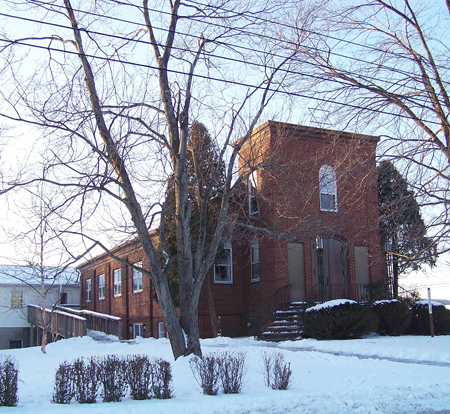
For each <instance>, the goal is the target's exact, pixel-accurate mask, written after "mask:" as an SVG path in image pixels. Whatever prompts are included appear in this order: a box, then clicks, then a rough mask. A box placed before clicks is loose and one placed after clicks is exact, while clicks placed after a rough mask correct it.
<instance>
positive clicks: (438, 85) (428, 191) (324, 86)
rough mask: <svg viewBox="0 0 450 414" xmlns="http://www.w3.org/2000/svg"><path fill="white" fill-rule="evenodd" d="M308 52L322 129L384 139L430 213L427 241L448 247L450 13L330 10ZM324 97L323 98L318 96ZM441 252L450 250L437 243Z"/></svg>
mask: <svg viewBox="0 0 450 414" xmlns="http://www.w3.org/2000/svg"><path fill="white" fill-rule="evenodd" d="M322 17H323V20H321V24H320V25H319V26H318V27H316V28H315V32H314V36H312V37H311V38H310V44H309V45H308V47H305V48H304V49H303V50H304V51H305V53H306V54H307V55H308V56H309V59H310V65H309V68H310V69H309V71H308V73H309V75H310V80H311V83H312V84H314V88H312V90H313V92H314V94H316V95H315V97H316V98H317V96H319V101H318V102H317V105H316V109H321V110H322V112H321V113H322V114H323V118H322V121H323V122H331V123H333V124H334V125H340V126H342V127H343V128H348V127H349V126H351V127H352V128H355V129H357V130H358V131H365V132H367V133H375V134H377V135H382V143H381V146H380V148H379V155H380V156H382V157H384V158H386V159H396V160H398V161H397V162H396V166H397V168H400V169H401V170H402V173H403V175H405V177H407V179H408V182H409V184H410V185H411V186H412V188H413V189H414V192H415V193H416V196H417V199H418V200H419V202H420V204H421V205H422V206H423V207H424V208H425V209H426V210H425V211H426V213H427V216H428V220H427V225H428V227H429V230H430V231H429V234H430V235H432V236H433V238H434V241H436V240H441V241H444V240H446V241H448V225H447V223H448V213H449V210H448V206H449V196H448V194H449V193H448V191H449V189H450V188H449V184H450V180H449V178H450V176H449V166H450V121H449V113H450V99H449V90H448V88H449V60H450V53H449V50H450V49H449V46H450V45H449V42H448V36H447V30H446V29H447V24H448V19H449V12H448V10H447V8H446V7H445V4H444V3H443V2H442V3H436V2H435V3H428V4H427V5H424V4H422V3H417V2H410V1H409V0H389V1H385V0H374V1H370V2H365V1H352V2H350V3H348V2H346V3H345V5H343V6H342V7H341V6H339V5H336V4H333V3H330V4H329V7H327V9H326V10H324V11H323V13H322ZM318 93H320V95H317V94H318ZM440 247H441V250H443V251H445V250H447V249H448V247H449V245H448V243H440Z"/></svg>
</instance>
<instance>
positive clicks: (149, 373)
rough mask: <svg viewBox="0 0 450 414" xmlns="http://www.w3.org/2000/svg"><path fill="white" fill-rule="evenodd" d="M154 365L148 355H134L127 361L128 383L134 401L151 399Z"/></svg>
mask: <svg viewBox="0 0 450 414" xmlns="http://www.w3.org/2000/svg"><path fill="white" fill-rule="evenodd" d="M153 371H154V364H153V363H152V362H151V361H150V360H149V359H148V357H147V356H146V355H133V356H130V357H128V359H127V372H126V381H127V383H128V386H129V387H130V394H131V397H132V398H133V400H146V399H148V398H150V397H151V385H152V377H153Z"/></svg>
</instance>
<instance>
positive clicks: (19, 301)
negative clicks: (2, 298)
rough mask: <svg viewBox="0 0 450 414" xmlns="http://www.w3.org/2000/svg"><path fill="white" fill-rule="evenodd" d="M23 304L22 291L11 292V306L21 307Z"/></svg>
mask: <svg viewBox="0 0 450 414" xmlns="http://www.w3.org/2000/svg"><path fill="white" fill-rule="evenodd" d="M22 306H23V292H21V291H12V292H11V308H21V307H22Z"/></svg>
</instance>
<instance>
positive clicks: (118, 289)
mask: <svg viewBox="0 0 450 414" xmlns="http://www.w3.org/2000/svg"><path fill="white" fill-rule="evenodd" d="M113 274H114V296H120V295H121V294H122V272H121V271H120V269H116V270H114V272H113Z"/></svg>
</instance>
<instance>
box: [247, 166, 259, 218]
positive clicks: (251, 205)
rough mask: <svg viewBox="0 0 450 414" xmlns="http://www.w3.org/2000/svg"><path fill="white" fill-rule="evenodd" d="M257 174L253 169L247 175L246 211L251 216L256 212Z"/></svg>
mask: <svg viewBox="0 0 450 414" xmlns="http://www.w3.org/2000/svg"><path fill="white" fill-rule="evenodd" d="M257 194H258V174H257V172H256V171H253V172H252V173H251V174H250V176H249V177H248V212H249V214H250V215H251V216H254V215H256V214H258V200H257V198H256V196H257Z"/></svg>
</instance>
